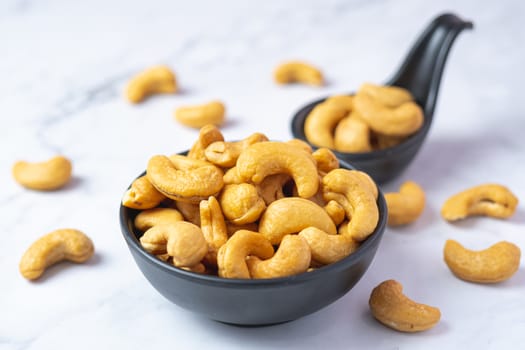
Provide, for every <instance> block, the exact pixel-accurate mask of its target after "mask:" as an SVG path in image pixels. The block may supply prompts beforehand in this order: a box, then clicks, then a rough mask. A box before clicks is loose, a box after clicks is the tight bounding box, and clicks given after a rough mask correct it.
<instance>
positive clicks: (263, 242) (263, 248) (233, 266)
mask: <svg viewBox="0 0 525 350" xmlns="http://www.w3.org/2000/svg"><path fill="white" fill-rule="evenodd" d="M273 253H274V250H273V246H272V245H271V243H270V242H269V241H268V240H267V239H266V238H265V237H264V236H263V235H261V234H260V233H258V232H252V231H247V230H239V231H237V232H235V233H234V234H233V236H231V237H230V239H229V240H228V241H227V242H226V244H224V245H223V246H222V247H221V248H220V249H219V253H218V254H217V265H218V267H219V276H220V277H225V278H250V271H249V270H248V266H247V264H246V258H247V257H248V256H251V255H255V256H257V257H259V258H261V259H269V258H271V257H272V256H273Z"/></svg>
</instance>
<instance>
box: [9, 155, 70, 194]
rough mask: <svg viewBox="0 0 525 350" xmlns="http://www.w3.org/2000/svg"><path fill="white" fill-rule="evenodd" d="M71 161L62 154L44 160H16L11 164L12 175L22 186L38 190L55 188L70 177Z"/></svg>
mask: <svg viewBox="0 0 525 350" xmlns="http://www.w3.org/2000/svg"><path fill="white" fill-rule="evenodd" d="M71 170H72V166H71V162H70V161H69V160H68V159H67V158H65V157H62V156H56V157H53V158H51V159H49V160H47V161H45V162H38V163H30V162H26V161H18V162H16V163H15V164H14V166H13V177H14V179H15V180H16V181H17V182H18V183H19V184H20V185H22V186H24V187H26V188H29V189H32V190H39V191H51V190H56V189H59V188H61V187H63V186H64V185H66V184H67V183H68V182H69V179H71Z"/></svg>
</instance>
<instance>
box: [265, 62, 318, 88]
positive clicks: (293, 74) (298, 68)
mask: <svg viewBox="0 0 525 350" xmlns="http://www.w3.org/2000/svg"><path fill="white" fill-rule="evenodd" d="M274 79H275V81H276V82H277V83H278V84H290V83H302V84H308V85H315V86H321V85H323V83H324V78H323V73H321V71H320V70H319V69H317V68H316V67H314V66H312V65H310V64H308V63H305V62H301V61H290V62H286V63H283V64H280V65H279V66H277V68H276V69H275V71H274Z"/></svg>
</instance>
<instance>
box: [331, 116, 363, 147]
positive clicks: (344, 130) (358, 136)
mask: <svg viewBox="0 0 525 350" xmlns="http://www.w3.org/2000/svg"><path fill="white" fill-rule="evenodd" d="M355 114H356V113H355V112H354V113H352V114H350V116H348V117H345V118H343V119H342V120H341V121H340V122H339V123H338V124H337V126H336V128H335V132H334V148H335V149H336V150H338V151H339V152H353V153H362V152H370V151H372V145H371V143H370V128H369V127H368V124H367V123H365V122H364V121H362V120H361V119H359V117H356V116H355Z"/></svg>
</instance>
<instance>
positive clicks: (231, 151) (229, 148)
mask: <svg viewBox="0 0 525 350" xmlns="http://www.w3.org/2000/svg"><path fill="white" fill-rule="evenodd" d="M263 141H268V138H267V137H266V136H265V135H264V134H261V133H254V134H252V135H250V136H248V137H247V138H245V139H243V140H241V141H237V142H225V141H216V142H213V143H212V144H210V145H209V146H208V147H206V150H205V152H204V154H205V156H206V159H208V160H209V161H210V162H211V163H213V164H216V165H219V166H221V167H225V168H230V167H233V166H234V165H235V163H236V162H237V158H239V154H241V152H242V151H243V150H244V149H246V148H247V147H248V146H250V145H253V144H254V143H257V142H263Z"/></svg>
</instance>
